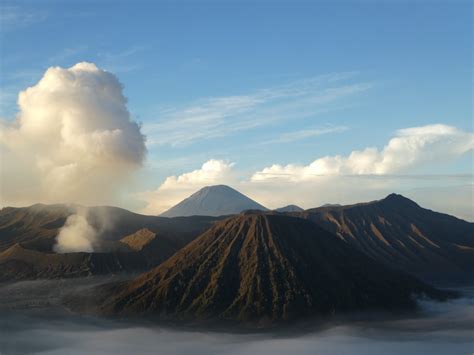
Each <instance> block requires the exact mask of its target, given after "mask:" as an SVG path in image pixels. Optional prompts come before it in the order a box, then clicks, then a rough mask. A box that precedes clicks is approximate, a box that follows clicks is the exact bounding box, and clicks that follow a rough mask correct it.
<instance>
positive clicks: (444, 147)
mask: <svg viewBox="0 0 474 355" xmlns="http://www.w3.org/2000/svg"><path fill="white" fill-rule="evenodd" d="M472 149H474V134H472V133H469V132H464V131H461V130H459V129H457V128H456V127H451V126H447V125H443V124H435V125H428V126H422V127H414V128H406V129H401V130H399V131H397V134H396V135H395V137H393V138H392V139H390V140H389V142H388V143H387V145H386V146H385V147H384V148H383V149H382V150H378V149H377V148H371V147H370V148H366V149H364V150H361V151H358V150H355V151H353V152H352V153H351V154H350V155H348V156H341V155H334V156H326V157H322V158H318V159H316V160H314V161H313V162H312V163H310V164H309V165H296V164H288V165H279V164H274V165H272V166H269V167H266V168H264V169H262V170H260V171H258V172H256V173H255V174H254V175H253V176H252V178H251V180H252V181H254V182H262V181H265V182H268V181H270V180H286V181H292V182H299V181H308V180H315V179H318V178H319V177H320V176H326V175H333V176H334V175H364V174H376V175H384V174H393V173H400V172H405V171H407V170H409V169H414V168H418V167H420V166H423V165H426V164H429V163H433V162H438V163H439V162H442V161H445V160H449V159H452V158H455V157H458V156H460V155H462V154H464V153H467V152H469V151H471V150H472Z"/></svg>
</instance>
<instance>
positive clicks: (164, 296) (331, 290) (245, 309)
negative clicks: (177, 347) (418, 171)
mask: <svg viewBox="0 0 474 355" xmlns="http://www.w3.org/2000/svg"><path fill="white" fill-rule="evenodd" d="M421 293H424V294H427V295H430V296H433V297H443V294H442V293H441V292H439V291H436V290H434V289H433V288H431V287H429V286H427V285H425V284H423V283H422V282H419V281H418V280H416V279H414V278H413V277H411V276H408V275H406V274H404V273H401V272H395V271H392V270H390V269H388V268H386V267H384V266H383V265H380V264H379V263H376V262H375V261H373V260H371V259H370V258H368V257H367V256H365V255H364V254H362V253H360V252H358V251H354V250H352V249H351V248H350V247H348V246H347V245H346V244H345V243H343V242H342V241H340V240H338V239H337V238H335V237H334V236H332V235H330V234H329V233H328V232H326V231H324V230H323V229H321V228H319V227H318V226H316V225H315V224H313V223H311V222H309V221H305V220H303V219H299V218H294V217H288V216H283V215H266V214H242V215H239V216H235V217H231V218H229V219H226V220H224V221H222V222H219V223H217V224H216V225H215V226H213V227H212V228H211V229H210V230H208V231H207V232H205V233H204V234H203V235H201V236H200V237H199V238H197V239H196V240H194V241H193V242H191V243H190V244H188V245H187V246H186V247H185V248H183V249H181V250H180V251H179V252H177V253H176V254H175V255H174V256H173V257H171V258H170V259H168V260H167V261H165V262H164V263H163V264H161V265H160V266H159V267H157V268H155V269H153V270H152V271H150V272H148V273H145V274H143V275H141V276H140V277H138V278H136V279H134V280H132V281H130V282H127V283H122V284H115V285H108V286H105V287H103V288H101V289H100V290H98V293H97V294H98V295H100V297H101V301H99V304H101V312H103V313H106V314H155V315H160V316H161V317H165V318H174V319H176V318H182V319H206V318H220V319H229V320H237V321H241V322H247V321H248V322H252V323H253V322H264V323H265V322H278V321H282V320H290V319H295V318H301V317H306V316H310V315H315V314H333V313H337V312H341V311H350V310H362V309H368V308H376V309H387V310H394V309H403V308H411V307H414V306H415V302H414V300H413V298H412V295H413V294H421ZM99 299H100V298H99ZM95 300H96V298H95V297H94V301H95Z"/></svg>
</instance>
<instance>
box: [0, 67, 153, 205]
mask: <svg viewBox="0 0 474 355" xmlns="http://www.w3.org/2000/svg"><path fill="white" fill-rule="evenodd" d="M18 106H19V113H18V115H17V117H16V120H15V121H14V122H13V123H7V122H3V123H2V127H1V134H0V149H1V151H0V152H1V159H2V181H1V190H2V193H1V195H2V199H3V201H2V203H3V204H7V203H8V204H25V203H31V202H38V201H42V202H64V201H74V202H81V203H103V202H104V201H107V202H109V201H110V202H111V201H114V200H115V196H117V194H118V191H119V190H120V187H121V186H123V184H124V183H125V182H126V181H127V180H128V179H129V178H130V176H131V174H132V173H133V171H134V170H136V169H137V168H139V167H140V166H141V164H142V162H143V160H144V157H145V154H146V148H145V137H144V136H143V135H142V134H141V132H140V126H139V125H138V124H137V123H136V122H134V121H133V120H132V119H131V117H130V113H129V111H128V109H127V100H126V98H125V97H124V95H123V88H122V85H121V84H120V82H119V81H118V79H117V78H116V77H115V76H114V75H113V74H111V73H109V72H107V71H104V70H101V69H99V68H98V67H97V66H96V65H94V64H92V63H85V62H83V63H78V64H76V65H74V66H72V67H71V68H60V67H52V68H49V69H48V70H47V71H46V72H45V74H44V75H43V77H42V78H41V80H40V81H39V82H38V83H37V84H36V85H34V86H32V87H30V88H28V89H26V90H25V91H22V92H21V93H20V94H19V97H18Z"/></svg>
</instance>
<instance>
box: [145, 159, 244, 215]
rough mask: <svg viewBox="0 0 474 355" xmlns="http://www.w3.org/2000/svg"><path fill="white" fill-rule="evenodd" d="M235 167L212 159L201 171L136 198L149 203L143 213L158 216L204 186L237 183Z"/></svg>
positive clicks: (177, 178)
mask: <svg viewBox="0 0 474 355" xmlns="http://www.w3.org/2000/svg"><path fill="white" fill-rule="evenodd" d="M233 166H234V164H233V163H228V162H225V161H223V160H215V159H211V160H208V161H207V162H205V163H204V164H203V165H202V166H201V167H200V168H199V169H196V170H193V171H191V172H188V173H184V174H181V175H179V176H170V177H168V178H166V180H165V181H164V182H163V184H161V185H160V187H158V189H156V190H155V191H146V192H142V193H140V194H138V195H137V196H136V197H137V198H138V199H141V200H143V201H146V202H147V206H146V207H145V208H144V210H143V211H142V212H143V213H148V214H158V213H161V212H164V211H165V210H167V209H169V208H170V207H172V206H173V205H175V204H176V203H178V202H180V201H181V200H183V199H184V198H186V197H188V196H189V195H190V194H192V193H193V192H195V191H197V190H199V189H200V188H202V187H204V186H209V185H218V184H234V183H236V182H237V180H236V178H235V175H234V172H233V169H232V168H233Z"/></svg>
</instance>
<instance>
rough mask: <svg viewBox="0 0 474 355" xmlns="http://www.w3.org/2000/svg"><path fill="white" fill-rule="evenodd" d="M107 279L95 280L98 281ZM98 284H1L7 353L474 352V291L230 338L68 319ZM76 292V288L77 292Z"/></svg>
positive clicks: (2, 344)
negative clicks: (324, 323)
mask: <svg viewBox="0 0 474 355" xmlns="http://www.w3.org/2000/svg"><path fill="white" fill-rule="evenodd" d="M102 281H103V279H98V278H95V279H94V282H102ZM90 283H91V279H83V280H68V281H31V282H20V283H16V284H10V285H3V286H0V300H1V304H0V314H1V318H0V354H2V355H3V354H31V353H41V354H84V353H91V354H92V353H93V354H193V355H200V354H203V355H209V354H263V355H265V354H295V355H296V354H364V355H365V354H377V355H379V354H396V355H399V354H403V355H411V354H417V355H418V354H430V355H433V354H449V355H454V354H466V355H468V354H469V355H471V354H473V352H474V299H473V296H474V292H473V291H474V288H472V287H471V288H464V289H463V290H462V291H463V293H464V295H465V296H464V298H462V299H458V300H455V301H451V302H449V303H443V304H440V303H433V302H423V303H422V307H423V311H422V312H421V313H420V314H418V315H416V316H415V315H414V316H411V317H404V318H403V319H396V320H393V319H392V320H384V321H381V320H377V321H364V322H362V321H358V322H350V323H346V324H340V323H339V324H332V325H330V326H328V327H325V328H324V329H318V330H314V331H311V332H307V331H306V332H304V333H302V334H299V335H295V334H292V335H284V334H281V333H278V334H268V333H266V334H229V333H222V332H209V331H189V330H176V329H170V328H163V327H158V326H151V325H147V326H143V325H140V326H138V325H136V324H134V325H131V324H130V323H128V324H127V323H121V322H117V321H110V320H104V319H98V318H94V317H84V316H78V315H73V314H68V313H67V312H66V311H64V309H62V308H61V307H60V306H59V299H60V297H61V296H62V295H63V294H64V293H65V292H70V291H71V290H73V289H74V290H75V289H76V287H78V288H80V287H84V286H87V285H90ZM73 287H74V288H73Z"/></svg>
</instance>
